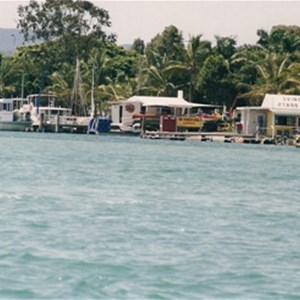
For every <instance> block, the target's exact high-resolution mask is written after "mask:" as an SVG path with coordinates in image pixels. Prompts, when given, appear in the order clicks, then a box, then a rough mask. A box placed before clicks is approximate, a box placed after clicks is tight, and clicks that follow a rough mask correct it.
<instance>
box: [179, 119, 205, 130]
mask: <svg viewBox="0 0 300 300" xmlns="http://www.w3.org/2000/svg"><path fill="white" fill-rule="evenodd" d="M176 121H177V122H176V124H177V127H196V128H198V127H200V119H199V118H195V117H177V120H176Z"/></svg>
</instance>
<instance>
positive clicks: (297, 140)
mask: <svg viewBox="0 0 300 300" xmlns="http://www.w3.org/2000/svg"><path fill="white" fill-rule="evenodd" d="M294 145H295V147H296V148H300V133H296V134H295V137H294Z"/></svg>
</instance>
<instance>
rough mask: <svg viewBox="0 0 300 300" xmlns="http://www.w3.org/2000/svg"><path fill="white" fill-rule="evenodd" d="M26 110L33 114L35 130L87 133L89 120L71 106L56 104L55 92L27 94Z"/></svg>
mask: <svg viewBox="0 0 300 300" xmlns="http://www.w3.org/2000/svg"><path fill="white" fill-rule="evenodd" d="M27 99H28V104H27V105H26V106H25V107H26V111H29V112H30V114H31V120H32V125H31V129H32V130H33V131H43V132H71V133H86V131H87V122H86V121H85V120H82V118H80V117H76V116H74V115H73V114H72V109H71V108H65V107H61V106H56V102H57V97H56V96H55V95H53V94H32V95H28V96H27Z"/></svg>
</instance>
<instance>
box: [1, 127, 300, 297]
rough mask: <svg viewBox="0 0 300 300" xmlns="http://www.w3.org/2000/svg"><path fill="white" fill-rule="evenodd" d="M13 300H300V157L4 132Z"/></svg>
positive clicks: (5, 289)
mask: <svg viewBox="0 0 300 300" xmlns="http://www.w3.org/2000/svg"><path fill="white" fill-rule="evenodd" d="M0 151H1V156H0V161H1V175H0V182H1V189H0V211H1V218H0V245H1V247H0V298H1V299H23V298H27V299H28V298H30V299H300V284H299V282H300V270H299V265H300V251H299V249H300V232H299V228H300V203H299V199H300V197H299V194H300V187H299V179H300V178H299V177H300V175H299V171H300V167H299V163H298V162H299V155H300V153H299V149H296V148H294V147H285V146H282V147H281V146H263V145H246V144H245V145H241V144H226V143H211V142H198V141H184V142H182V141H162V140H144V139H140V138H138V137H125V136H89V135H65V134H42V133H3V132H2V133H0Z"/></svg>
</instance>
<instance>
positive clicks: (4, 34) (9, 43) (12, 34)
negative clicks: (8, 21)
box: [0, 28, 24, 55]
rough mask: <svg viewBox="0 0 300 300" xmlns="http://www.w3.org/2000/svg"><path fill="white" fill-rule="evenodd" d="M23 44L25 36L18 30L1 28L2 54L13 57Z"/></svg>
mask: <svg viewBox="0 0 300 300" xmlns="http://www.w3.org/2000/svg"><path fill="white" fill-rule="evenodd" d="M23 43H24V39H23V36H22V34H21V33H20V32H19V30H18V29H11V28H0V52H1V53H2V54H4V55H11V54H12V53H13V51H14V50H15V49H16V48H17V47H18V46H21V45H22V44H23Z"/></svg>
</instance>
